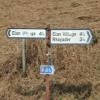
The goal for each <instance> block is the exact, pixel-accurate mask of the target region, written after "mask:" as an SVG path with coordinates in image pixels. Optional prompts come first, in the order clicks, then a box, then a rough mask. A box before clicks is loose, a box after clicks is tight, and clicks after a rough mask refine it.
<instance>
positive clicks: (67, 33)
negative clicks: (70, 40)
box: [63, 32, 76, 37]
mask: <svg viewBox="0 0 100 100" xmlns="http://www.w3.org/2000/svg"><path fill="white" fill-rule="evenodd" d="M63 36H71V37H74V36H76V33H69V32H63Z"/></svg>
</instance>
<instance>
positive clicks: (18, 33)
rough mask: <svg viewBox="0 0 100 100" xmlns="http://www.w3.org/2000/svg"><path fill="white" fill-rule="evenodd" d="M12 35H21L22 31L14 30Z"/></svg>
mask: <svg viewBox="0 0 100 100" xmlns="http://www.w3.org/2000/svg"><path fill="white" fill-rule="evenodd" d="M12 35H20V32H16V31H12Z"/></svg>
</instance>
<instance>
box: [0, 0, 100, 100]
mask: <svg viewBox="0 0 100 100" xmlns="http://www.w3.org/2000/svg"><path fill="white" fill-rule="evenodd" d="M48 24H50V25H51V28H90V29H92V30H93V32H94V35H95V36H96V38H97V43H95V44H93V45H88V46H82V45H80V46H77V45H73V46H72V45H66V46H53V47H52V49H51V50H52V63H53V64H54V66H55V68H56V73H55V75H53V76H51V77H50V79H51V80H52V87H51V90H52V95H51V98H52V100H100V35H99V34H100V0H0V100H45V80H44V76H42V75H40V74H39V67H40V65H41V64H45V60H46V55H45V54H46V44H45V40H27V66H28V69H27V77H26V78H22V77H21V74H22V73H21V72H22V71H21V70H22V66H21V40H15V39H9V38H7V36H6V30H7V28H11V27H16V28H46V27H47V25H48Z"/></svg>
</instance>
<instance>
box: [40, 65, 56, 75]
mask: <svg viewBox="0 0 100 100" xmlns="http://www.w3.org/2000/svg"><path fill="white" fill-rule="evenodd" d="M54 72H55V68H54V66H53V65H41V66H40V74H44V75H53V74H54Z"/></svg>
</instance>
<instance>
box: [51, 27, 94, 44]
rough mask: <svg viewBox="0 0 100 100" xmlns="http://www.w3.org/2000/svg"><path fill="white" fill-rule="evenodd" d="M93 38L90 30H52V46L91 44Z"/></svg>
mask: <svg viewBox="0 0 100 100" xmlns="http://www.w3.org/2000/svg"><path fill="white" fill-rule="evenodd" d="M92 38H93V36H92V31H91V30H89V29H67V30H63V29H62V30H60V29H58V30H56V29H54V30H51V44H90V43H92V40H93V39H92Z"/></svg>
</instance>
